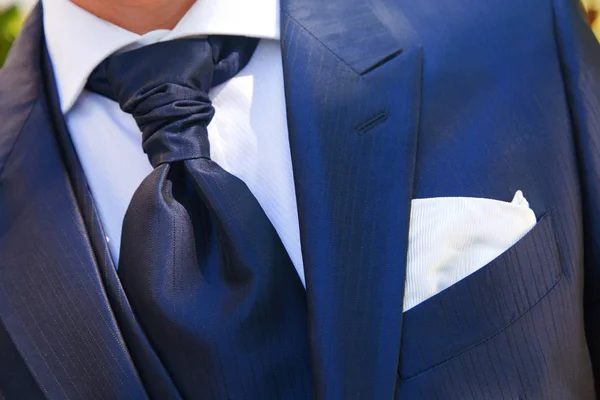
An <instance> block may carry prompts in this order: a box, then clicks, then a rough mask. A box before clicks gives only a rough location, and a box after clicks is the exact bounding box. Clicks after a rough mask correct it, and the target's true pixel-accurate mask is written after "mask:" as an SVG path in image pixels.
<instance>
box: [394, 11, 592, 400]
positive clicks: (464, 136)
mask: <svg viewBox="0 0 600 400" xmlns="http://www.w3.org/2000/svg"><path fill="white" fill-rule="evenodd" d="M428 6H431V3H429V2H427V1H425V2H424V3H423V9H422V10H425V9H426V8H427V7H428ZM574 6H576V4H575V2H573V4H571V5H569V7H570V8H571V7H574ZM529 7H531V9H530V8H529ZM534 8H535V10H536V17H537V19H536V20H535V21H532V20H531V15H532V14H531V13H532V10H533V9H534ZM422 10H419V9H418V8H410V9H407V10H406V12H407V14H408V18H409V19H410V20H411V22H412V23H413V24H414V25H415V29H417V30H418V31H419V32H420V33H423V34H422V36H421V39H422V40H423V42H424V44H423V46H424V49H425V53H424V57H425V60H427V59H428V58H427V54H436V55H438V56H439V57H440V60H439V61H438V62H429V63H427V62H425V64H424V81H423V82H424V83H423V102H424V108H423V111H422V112H423V115H422V119H421V125H420V132H419V151H418V155H417V172H416V178H415V197H417V198H427V197H437V196H454V195H460V196H465V195H467V196H474V197H484V198H496V199H500V200H508V199H507V198H506V196H507V194H508V193H512V192H513V191H514V190H517V189H523V190H524V192H526V193H527V199H528V200H529V202H530V206H531V208H532V209H533V210H534V211H535V212H536V215H545V217H544V218H542V219H541V220H540V221H538V226H536V228H534V230H533V231H531V232H530V233H528V234H527V235H526V236H525V237H524V238H523V239H522V240H521V241H520V242H518V243H517V244H516V245H515V247H513V248H512V249H510V250H509V251H508V252H507V253H505V254H503V255H502V256H500V257H499V258H498V259H496V260H494V261H493V262H491V263H490V264H488V265H486V266H484V267H483V268H482V269H480V270H479V271H478V272H476V273H475V274H473V275H472V276H470V277H468V278H466V279H465V280H464V281H461V282H459V283H458V284H456V285H455V286H452V287H450V288H449V289H447V290H446V291H445V292H442V293H440V294H439V295H437V296H434V297H433V298H431V299H429V300H427V301H425V302H424V303H422V304H421V305H419V306H417V307H415V308H413V309H411V310H410V311H409V312H407V313H406V314H405V320H404V331H403V339H402V352H401V361H400V370H399V378H400V379H399V382H398V386H397V392H396V397H397V398H432V399H435V398H438V399H481V398H485V399H487V398H490V399H515V398H526V399H593V398H595V394H594V380H593V377H592V369H591V365H590V354H589V353H588V347H587V343H586V335H585V331H584V324H583V315H584V309H583V308H582V303H583V298H582V284H583V241H582V240H583V237H584V235H586V236H587V235H592V237H593V235H595V231H596V229H597V228H596V227H594V228H588V230H586V231H584V230H583V226H582V214H581V212H582V209H581V205H580V199H581V197H580V196H581V195H580V193H581V191H580V186H579V180H578V165H577V159H578V155H580V156H584V157H588V156H589V157H592V158H593V159H596V158H597V153H595V154H594V155H593V156H591V153H590V149H589V148H586V149H582V148H578V149H577V148H576V147H575V146H574V138H576V137H577V135H578V134H579V133H578V132H577V130H576V129H575V130H572V128H571V115H570V113H569V111H570V109H569V107H568V102H567V97H568V96H565V86H564V84H566V83H567V81H563V74H564V68H563V67H562V65H561V63H560V61H561V60H560V57H562V54H560V53H557V42H556V41H555V32H554V28H555V27H554V19H555V18H557V19H560V18H564V15H557V14H556V13H555V10H553V8H552V6H551V4H550V2H547V1H537V2H532V3H531V4H528V5H527V6H524V7H514V6H513V5H512V4H510V3H506V2H493V3H486V4H485V5H483V4H481V5H473V7H472V8H471V11H470V12H471V16H472V18H473V20H469V21H474V22H473V25H472V26H469V23H466V24H465V23H464V22H465V20H463V19H461V18H460V16H461V15H462V12H461V11H460V10H459V9H457V8H448V9H442V10H441V11H442V14H443V19H444V21H448V20H452V21H459V20H460V21H463V25H461V27H462V29H463V31H462V32H463V35H462V36H461V39H460V40H459V41H458V42H456V43H455V45H454V46H448V45H447V43H444V42H443V41H441V40H439V39H438V38H440V37H447V35H450V34H451V32H456V31H457V30H458V28H457V27H456V26H453V25H452V24H447V23H445V24H442V23H440V24H439V25H438V24H437V23H436V19H435V18H433V19H432V16H431V15H430V14H426V16H427V18H426V17H425V15H421V12H422ZM573 10H575V8H573ZM492 14H493V17H492ZM440 18H442V16H441V15H440ZM481 20H486V21H494V24H493V26H489V29H482V27H481V26H480V25H476V23H475V21H481ZM425 24H426V25H427V27H429V26H439V29H437V30H428V29H427V28H425V27H424V26H425ZM502 26H511V27H512V29H511V30H506V29H504V30H502V29H501V28H500V27H502ZM570 26H572V24H570ZM580 28H581V29H582V30H583V29H584V27H583V25H581V26H580ZM569 29H572V28H569ZM585 29H587V28H585ZM467 32H477V34H473V35H469V34H468V33H467ZM587 34H588V33H587V30H586V35H587ZM590 34H591V33H590ZM559 39H560V38H559ZM578 40H580V39H578ZM559 42H560V40H559ZM459 43H460V44H459ZM595 46H596V45H594V47H589V48H588V49H587V50H586V52H589V53H596V52H597V51H598V49H597V47H595ZM497 49H503V50H502V51H501V52H498V51H497ZM542 65H543V66H544V67H543V68H541V67H540V66H542ZM568 91H569V89H568V84H567V92H568ZM468 99H472V100H468ZM448 104H453V105H454V106H453V107H447V105H448ZM588 107H589V106H586V107H585V108H582V112H585V113H589V112H590V109H589V108H588ZM576 149H577V150H578V151H579V153H577V152H576ZM595 186H597V185H595ZM550 221H551V222H550ZM586 279H587V277H586ZM588 326H589V323H588ZM587 339H588V340H589V339H590V336H589V335H588V337H587ZM592 340H593V339H592ZM592 356H593V353H592Z"/></svg>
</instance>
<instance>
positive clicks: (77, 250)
mask: <svg viewBox="0 0 600 400" xmlns="http://www.w3.org/2000/svg"><path fill="white" fill-rule="evenodd" d="M42 49H43V35H42V12H41V7H40V6H39V5H38V7H37V8H36V9H34V10H33V12H32V16H31V17H30V19H29V21H28V23H27V25H26V28H25V30H24V31H23V33H22V35H21V38H20V39H19V41H18V42H17V44H16V47H15V48H14V50H13V52H12V53H11V56H10V59H9V61H8V63H7V67H6V69H5V70H3V71H2V77H1V79H0V82H1V85H2V87H1V88H0V101H1V103H0V104H1V107H0V120H2V121H3V124H2V128H0V138H1V140H2V143H1V145H2V153H0V160H2V162H1V164H0V165H1V166H2V168H1V169H0V323H3V324H4V326H5V328H6V330H7V332H8V333H9V335H10V337H11V339H12V341H13V343H14V345H15V347H16V348H17V350H18V352H19V353H20V355H21V357H22V358H23V360H24V361H25V363H26V365H27V366H28V368H29V370H30V371H31V373H32V375H33V376H34V378H35V380H36V381H37V383H38V385H39V387H40V389H41V390H42V392H43V393H44V394H45V396H46V397H47V398H49V399H65V398H91V397H94V398H96V397H103V398H131V399H140V398H145V397H146V395H145V392H144V389H143V387H142V385H141V383H140V380H139V378H138V376H137V373H136V371H135V369H134V367H133V364H132V362H131V360H130V359H129V355H128V353H127V350H126V348H125V345H124V343H123V340H122V338H121V335H120V333H119V329H118V327H117V324H116V322H115V319H114V317H113V315H112V312H111V310H110V307H109V305H108V301H107V298H106V294H105V292H104V288H103V286H102V282H101V279H100V276H99V273H98V268H97V265H96V260H95V257H94V254H93V252H92V249H91V247H90V243H89V241H88V236H87V233H86V229H85V227H84V223H83V220H82V217H81V213H80V210H79V208H78V206H77V202H76V199H75V196H74V193H73V188H72V186H71V183H70V181H69V177H68V174H67V171H66V170H65V166H64V164H63V161H62V159H61V156H60V150H59V147H58V145H57V142H56V139H55V136H54V132H53V128H52V122H51V120H50V117H49V112H48V103H47V99H46V95H45V94H46V91H45V90H44V88H43V72H42V67H41V65H42V62H41V54H42ZM5 146H8V147H9V150H8V151H5V150H6V148H7V147H5ZM0 362H1V360H0Z"/></svg>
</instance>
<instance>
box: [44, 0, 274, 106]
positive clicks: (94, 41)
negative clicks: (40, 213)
mask: <svg viewBox="0 0 600 400" xmlns="http://www.w3.org/2000/svg"><path fill="white" fill-rule="evenodd" d="M42 4H43V7H44V34H45V37H46V45H47V46H48V52H49V53H50V59H51V60H52V65H53V67H54V75H55V77H56V84H57V86H58V95H59V98H60V104H61V109H62V111H63V113H67V112H68V111H69V110H70V109H71V107H72V106H73V104H74V103H75V101H76V100H77V98H78V97H79V95H80V94H81V91H82V90H83V88H84V87H85V84H86V82H87V79H88V77H89V75H90V73H91V72H92V71H93V70H94V68H96V66H97V65H98V64H100V62H102V60H104V59H105V58H106V57H108V56H109V55H111V54H113V53H114V52H116V51H118V50H121V49H124V48H127V47H130V46H134V47H137V46H139V45H146V44H150V43H154V42H158V41H165V40H172V39H178V38H182V37H186V36H197V35H219V34H220V35H236V36H249V37H258V38H263V39H279V0H254V1H245V0H199V1H196V3H194V5H193V6H192V8H190V10H189V11H188V12H187V14H186V15H185V16H184V17H183V18H182V19H181V21H179V23H178V24H177V26H175V28H174V29H173V30H172V31H168V30H160V31H153V32H149V33H147V34H145V35H141V36H140V35H137V34H135V33H133V32H130V31H127V30H125V29H123V28H120V27H118V26H116V25H113V24H111V23H109V22H106V21H104V20H102V19H100V18H98V17H96V16H94V15H93V14H91V13H89V12H87V11H85V10H83V9H82V8H80V7H78V6H76V5H75V4H73V3H71V2H70V1H69V0H42Z"/></svg>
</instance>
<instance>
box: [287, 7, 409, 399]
mask: <svg viewBox="0 0 600 400" xmlns="http://www.w3.org/2000/svg"><path fill="white" fill-rule="evenodd" d="M287 3H288V4H287V5H288V7H285V4H284V5H282V8H283V10H284V16H285V17H284V18H283V19H282V35H281V38H282V51H283V66H284V78H285V83H286V99H287V111H288V112H287V115H288V126H289V134H290V148H291V156H292V164H293V170H294V178H295V183H296V196H297V202H298V216H299V223H300V237H301V242H302V255H303V260H304V269H305V274H306V289H307V300H308V307H309V330H310V333H309V337H310V343H311V359H312V373H313V376H314V380H315V382H314V386H315V389H314V390H315V397H316V398H318V399H354V398H360V399H362V398H364V399H386V398H391V397H392V396H393V392H394V386H395V382H396V377H397V374H396V369H397V366H398V354H399V345H400V335H401V324H402V321H401V319H402V295H403V290H404V274H405V268H406V244H407V236H408V219H409V208H410V199H411V194H412V192H411V191H412V179H413V170H414V157H415V154H416V139H417V138H416V131H417V124H418V119H419V109H420V101H419V99H420V83H421V75H420V74H421V49H420V48H419V46H418V45H417V44H415V43H410V44H409V43H406V42H404V43H402V40H401V39H399V38H397V37H396V36H394V35H393V33H396V31H402V30H404V31H410V26H402V27H400V26H399V27H397V30H396V29H393V30H388V27H387V26H386V25H385V24H383V23H382V22H381V21H380V20H379V19H378V16H377V15H375V14H374V13H373V12H372V11H371V10H370V9H369V7H368V6H366V5H365V3H364V2H362V1H352V2H345V1H344V2H342V1H328V2H327V3H322V2H316V1H315V2H313V1H308V2H300V3H301V5H300V6H299V5H298V4H294V3H297V2H296V1H289V2H287ZM321 4H326V6H323V10H322V11H323V12H322V13H321V12H320V7H321ZM325 11H326V12H325ZM390 12H398V9H397V8H395V7H391V8H390ZM345 13H347V14H345ZM330 15H335V16H336V19H335V21H333V20H330V19H328V16H330ZM307 16H310V18H307ZM356 21H361V23H362V24H363V26H365V27H366V28H368V29H365V30H363V31H361V32H360V35H363V36H361V38H358V37H357V33H358V32H359V31H357V30H356V25H355V24H354V22H356ZM336 37H348V38H350V37H354V38H356V39H357V41H356V47H345V46H341V43H336V42H335V38H336ZM363 37H364V38H368V39H364V40H362V38H363ZM371 39H373V40H374V39H377V40H378V43H377V45H374V43H373V42H372V41H371ZM401 44H407V47H406V48H402V47H401ZM363 46H364V47H363ZM391 49H393V50H391ZM400 53H402V54H400ZM362 54H364V58H360V55H362ZM357 59H360V60H361V61H360V62H357V61H356V60H357ZM366 65H369V67H365V66H366ZM372 67H373V68H372ZM357 71H358V73H357Z"/></svg>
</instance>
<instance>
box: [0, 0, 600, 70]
mask: <svg viewBox="0 0 600 400" xmlns="http://www.w3.org/2000/svg"><path fill="white" fill-rule="evenodd" d="M582 3H583V5H584V7H585V8H586V10H587V15H588V21H589V23H590V24H591V26H592V29H593V30H594V32H595V33H596V36H597V37H598V38H600V18H598V15H599V14H600V0H582ZM33 4H35V0H0V66H2V64H4V60H5V59H6V55H7V53H8V50H9V49H10V46H11V44H12V42H13V41H14V39H15V37H16V36H17V34H18V32H19V28H20V27H21V24H22V23H23V20H24V19H25V17H26V14H27V13H28V12H29V10H30V9H31V7H32V6H33Z"/></svg>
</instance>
